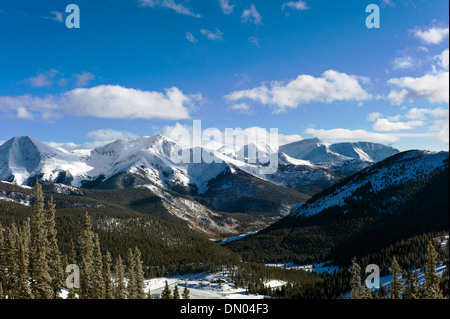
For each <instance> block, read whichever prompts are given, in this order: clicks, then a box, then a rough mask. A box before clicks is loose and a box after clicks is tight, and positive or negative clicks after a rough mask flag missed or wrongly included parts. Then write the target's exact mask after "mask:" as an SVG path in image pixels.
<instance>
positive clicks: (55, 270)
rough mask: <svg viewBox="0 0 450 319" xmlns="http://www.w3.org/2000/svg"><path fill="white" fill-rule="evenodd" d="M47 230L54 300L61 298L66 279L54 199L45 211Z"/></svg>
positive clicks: (48, 257) (51, 198) (48, 256)
mask: <svg viewBox="0 0 450 319" xmlns="http://www.w3.org/2000/svg"><path fill="white" fill-rule="evenodd" d="M45 215H46V220H45V222H46V229H47V244H48V248H47V249H48V250H47V259H48V261H49V263H48V264H49V275H50V277H51V282H50V285H51V287H52V290H53V296H52V297H53V298H59V294H60V293H61V285H62V283H63V279H64V269H63V266H62V264H61V253H60V251H59V248H58V240H57V231H56V222H55V215H56V210H55V204H54V203H53V197H50V200H49V201H48V202H47V207H46V209H45Z"/></svg>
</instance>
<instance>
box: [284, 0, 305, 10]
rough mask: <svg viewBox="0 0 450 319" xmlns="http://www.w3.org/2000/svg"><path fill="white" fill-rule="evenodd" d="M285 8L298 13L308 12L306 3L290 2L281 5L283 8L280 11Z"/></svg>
mask: <svg viewBox="0 0 450 319" xmlns="http://www.w3.org/2000/svg"><path fill="white" fill-rule="evenodd" d="M286 7H287V8H291V9H294V10H298V11H304V10H309V9H310V8H309V7H308V5H307V4H306V2H304V1H301V0H300V1H297V2H295V1H290V2H287V3H283V6H282V7H281V10H284V9H286Z"/></svg>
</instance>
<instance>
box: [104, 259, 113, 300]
mask: <svg viewBox="0 0 450 319" xmlns="http://www.w3.org/2000/svg"><path fill="white" fill-rule="evenodd" d="M103 265H104V279H103V280H104V282H105V298H106V299H114V286H113V282H112V258H111V254H110V253H109V251H106V255H105V259H104V262H103Z"/></svg>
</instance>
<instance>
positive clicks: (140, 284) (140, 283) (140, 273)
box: [134, 247, 146, 299]
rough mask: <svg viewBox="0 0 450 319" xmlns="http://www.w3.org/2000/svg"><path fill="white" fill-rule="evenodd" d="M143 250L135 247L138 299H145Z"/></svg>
mask: <svg viewBox="0 0 450 319" xmlns="http://www.w3.org/2000/svg"><path fill="white" fill-rule="evenodd" d="M141 256H142V255H141V252H140V251H139V249H138V248H137V247H136V248H135V249H134V259H135V261H134V273H135V287H136V299H145V297H146V296H145V291H144V287H145V283H144V269H143V267H142V258H141Z"/></svg>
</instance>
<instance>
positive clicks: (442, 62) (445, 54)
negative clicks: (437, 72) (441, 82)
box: [435, 49, 449, 71]
mask: <svg viewBox="0 0 450 319" xmlns="http://www.w3.org/2000/svg"><path fill="white" fill-rule="evenodd" d="M435 59H436V60H437V61H438V65H439V66H440V67H441V68H442V69H444V70H447V71H448V64H449V51H448V49H446V50H444V51H442V53H441V54H439V55H437V56H436V57H435Z"/></svg>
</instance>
